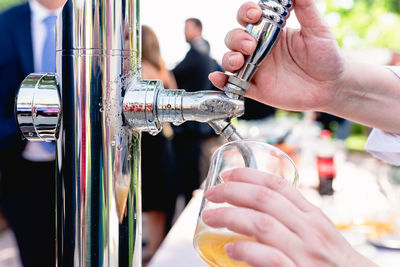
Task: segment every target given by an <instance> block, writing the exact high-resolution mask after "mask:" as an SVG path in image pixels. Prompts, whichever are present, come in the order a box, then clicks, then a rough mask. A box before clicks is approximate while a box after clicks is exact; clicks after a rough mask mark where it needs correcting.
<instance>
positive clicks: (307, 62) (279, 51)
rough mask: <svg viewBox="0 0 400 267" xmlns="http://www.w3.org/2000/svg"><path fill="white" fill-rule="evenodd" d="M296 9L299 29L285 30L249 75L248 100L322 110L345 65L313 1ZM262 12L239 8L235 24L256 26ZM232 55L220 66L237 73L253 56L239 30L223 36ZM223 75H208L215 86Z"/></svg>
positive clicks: (252, 6) (251, 6)
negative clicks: (247, 58) (267, 54)
mask: <svg viewBox="0 0 400 267" xmlns="http://www.w3.org/2000/svg"><path fill="white" fill-rule="evenodd" d="M294 11H295V13H296V16H297V19H298V21H299V22H300V24H301V29H300V30H297V29H288V28H285V29H284V30H283V32H282V35H281V37H280V40H279V41H278V43H277V44H276V45H275V47H274V48H273V50H272V52H271V54H270V55H269V56H268V57H267V59H266V60H265V61H264V62H263V63H262V64H261V66H260V68H259V69H258V71H257V73H256V74H255V76H254V77H253V80H252V84H251V87H250V89H249V90H248V92H247V96H248V97H251V98H254V99H256V100H258V101H260V102H263V103H265V104H268V105H271V106H275V107H279V108H284V109H290V110H309V109H313V110H320V111H323V110H324V108H325V107H326V106H328V105H329V104H330V103H331V101H332V99H333V98H334V96H335V93H336V90H338V88H340V87H341V83H342V80H343V79H344V70H345V63H344V62H345V61H344V59H343V57H342V55H341V53H340V50H339V47H338V44H337V42H336V39H335V37H334V36H333V34H332V32H331V30H330V28H329V27H328V25H327V24H326V23H325V22H324V21H323V19H322V17H321V15H320V14H319V12H318V10H317V7H316V5H315V1H314V0H296V1H295V5H294ZM261 14H262V12H261V8H260V7H259V6H258V5H257V4H256V3H253V2H248V3H246V4H244V5H242V6H241V7H240V9H239V12H238V16H237V17H238V21H239V23H240V24H241V25H242V26H246V25H247V24H249V23H256V22H257V21H259V19H260V17H261ZM225 43H226V45H227V46H228V48H229V49H231V50H232V51H231V52H229V53H227V54H225V56H224V58H223V61H222V66H223V68H224V69H225V70H227V71H230V72H235V71H236V70H238V69H240V68H241V67H242V65H243V63H244V56H243V55H249V54H251V53H252V52H253V51H254V50H255V47H256V42H255V40H254V38H252V37H251V36H250V35H249V34H248V33H246V32H245V31H243V30H242V29H235V30H232V31H231V32H229V33H228V34H227V36H226V39H225ZM226 79H227V76H226V75H224V74H222V73H212V74H211V75H210V80H211V81H212V82H213V84H214V85H215V86H217V87H218V88H222V87H223V86H224V85H225V84H226Z"/></svg>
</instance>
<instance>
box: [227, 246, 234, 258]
mask: <svg viewBox="0 0 400 267" xmlns="http://www.w3.org/2000/svg"><path fill="white" fill-rule="evenodd" d="M225 252H226V254H227V255H228V257H230V258H233V244H232V243H229V244H226V245H225Z"/></svg>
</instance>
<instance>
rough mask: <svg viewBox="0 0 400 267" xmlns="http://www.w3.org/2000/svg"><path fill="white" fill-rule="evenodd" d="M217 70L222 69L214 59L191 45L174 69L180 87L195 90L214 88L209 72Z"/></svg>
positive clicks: (190, 90)
mask: <svg viewBox="0 0 400 267" xmlns="http://www.w3.org/2000/svg"><path fill="white" fill-rule="evenodd" d="M216 70H222V69H221V68H220V67H219V66H218V64H217V62H216V61H215V60H214V59H212V58H211V57H210V56H209V55H207V54H202V53H200V52H198V51H197V50H195V49H194V48H192V47H191V48H190V50H189V51H188V52H187V54H186V56H185V58H184V59H183V60H182V62H180V63H179V64H178V65H177V66H176V67H175V68H174V69H173V73H174V75H175V79H176V82H177V84H178V87H179V88H182V89H185V90H186V91H189V92H193V91H200V90H210V89H212V88H213V86H212V84H211V82H210V81H209V79H208V74H210V73H211V72H213V71H216Z"/></svg>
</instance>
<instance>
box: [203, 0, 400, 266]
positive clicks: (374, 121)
mask: <svg viewBox="0 0 400 267" xmlns="http://www.w3.org/2000/svg"><path fill="white" fill-rule="evenodd" d="M294 12H295V13H296V17H297V19H298V21H299V23H300V25H301V29H289V28H285V29H284V31H283V33H282V35H281V38H280V40H279V41H278V43H277V44H276V45H275V48H274V50H273V51H271V54H270V55H269V57H268V58H267V59H266V61H265V62H264V63H263V64H261V65H260V67H259V69H258V71H257V73H256V74H255V76H254V77H253V80H252V82H251V87H250V88H249V90H248V91H247V96H248V97H252V98H253V99H256V100H258V101H260V102H263V103H265V104H268V105H271V106H275V107H277V108H283V109H287V110H297V111H306V110H317V111H321V112H326V113H330V114H333V115H335V116H338V117H343V118H346V119H351V120H353V121H355V122H358V123H361V124H364V125H367V126H370V127H375V129H373V131H372V133H371V134H370V136H369V139H368V141H367V145H366V147H365V148H366V150H367V151H369V152H371V153H372V154H373V155H375V156H376V157H378V158H380V159H382V160H383V161H386V162H387V163H390V164H393V165H396V166H399V165H400V119H399V116H398V114H400V105H399V102H400V67H390V68H389V67H382V66H375V65H370V64H364V63H359V62H355V61H351V60H348V59H346V58H345V57H344V56H343V53H342V52H341V50H340V48H339V46H338V43H337V41H336V39H335V37H334V35H333V34H332V31H331V29H330V28H329V26H328V25H327V23H325V22H324V21H323V19H322V16H321V14H320V13H319V12H318V9H317V6H316V4H315V1H314V0H296V2H295V5H294ZM261 15H262V11H261V9H260V7H259V6H258V5H257V4H256V3H252V2H248V3H246V4H244V5H242V6H241V8H240V9H239V12H238V20H239V22H240V24H241V25H242V26H246V25H247V24H248V23H257V21H259V19H260V17H261ZM226 40H228V41H227V46H228V48H230V49H231V50H232V51H231V52H228V53H227V54H225V55H224V58H223V64H222V66H223V67H224V68H225V69H226V70H227V71H229V72H235V71H236V70H238V69H240V68H241V67H242V65H243V64H244V55H249V54H251V53H252V52H253V51H254V50H255V48H256V42H255V40H254V39H253V38H252V37H251V36H250V35H249V34H248V33H246V32H245V31H243V30H242V29H235V30H232V31H231V32H229V33H228V36H227V38H226ZM210 79H211V80H212V81H213V83H214V84H215V85H216V86H217V87H219V88H222V87H223V86H224V85H225V83H226V81H227V76H226V75H225V74H223V73H212V74H211V75H210ZM222 176H223V179H224V180H225V181H226V183H224V184H221V185H218V186H216V187H214V188H212V189H211V190H208V191H207V192H205V195H206V197H207V198H208V199H209V200H210V201H212V202H217V203H224V202H228V203H231V204H234V205H235V206H236V207H226V208H220V209H215V210H209V211H207V212H205V213H204V216H203V219H204V222H205V223H207V224H208V225H210V226H211V227H227V228H229V229H230V230H233V231H235V232H238V233H241V234H244V235H247V236H251V237H254V239H255V242H250V241H240V242H234V243H230V244H227V245H226V246H225V250H226V252H227V254H228V255H229V256H230V257H231V258H233V259H235V260H238V261H244V262H246V263H248V264H250V265H252V266H360V267H366V266H371V267H372V266H377V265H376V264H374V263H373V262H371V261H370V260H369V259H367V258H366V257H364V256H363V255H361V254H360V253H358V252H357V251H356V250H355V249H354V248H352V247H351V245H350V244H349V243H348V242H347V241H346V239H345V238H344V237H343V236H342V235H341V234H340V232H339V231H338V230H337V229H336V227H335V226H334V225H333V224H332V223H331V222H330V220H329V219H328V218H327V216H326V215H325V214H324V213H323V212H322V211H321V210H320V209H318V208H317V207H315V206H314V205H312V204H311V203H309V202H308V201H307V200H306V199H305V198H304V197H303V196H302V195H301V194H300V193H299V192H298V191H297V190H296V189H294V188H293V187H292V186H291V185H289V183H288V182H287V181H285V180H283V179H281V178H279V177H275V176H273V175H269V174H266V173H262V172H259V171H257V170H252V169H236V170H231V171H228V172H226V173H223V174H222ZM237 218H246V220H238V219H237ZM288 244H290V245H288Z"/></svg>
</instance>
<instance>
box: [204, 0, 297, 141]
mask: <svg viewBox="0 0 400 267" xmlns="http://www.w3.org/2000/svg"><path fill="white" fill-rule="evenodd" d="M258 5H259V6H260V7H261V10H262V12H263V14H262V17H261V19H260V21H259V22H258V23H257V24H249V25H248V26H247V28H246V31H247V32H248V33H249V34H250V35H251V36H253V37H254V39H255V40H256V42H257V46H256V50H255V51H254V53H253V54H252V55H250V56H249V57H247V59H246V62H245V64H244V65H243V67H242V69H240V70H239V71H238V72H237V73H235V74H234V75H230V76H229V79H228V82H227V84H226V85H225V87H224V91H225V94H226V95H227V96H228V97H231V98H233V99H241V98H242V97H243V96H244V95H245V93H246V90H247V89H249V87H250V81H251V79H252V78H253V76H254V74H255V73H256V71H257V69H258V67H259V65H260V64H261V63H262V62H263V61H264V59H265V58H266V57H267V56H268V54H269V53H270V52H271V49H272V48H273V47H274V45H275V43H276V42H277V41H278V40H279V36H280V34H281V32H282V29H283V27H284V26H285V24H286V20H287V18H288V17H289V13H290V11H291V10H292V9H293V4H292V1H291V0H260V1H259V2H258ZM209 124H210V126H211V127H212V128H213V129H214V130H215V132H216V133H217V134H220V135H222V136H224V137H225V138H226V139H227V140H228V141H234V140H240V139H242V138H241V137H240V135H239V134H238V133H237V131H236V129H235V128H234V127H233V126H232V125H231V124H230V122H226V121H223V120H218V121H211V122H209Z"/></svg>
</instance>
